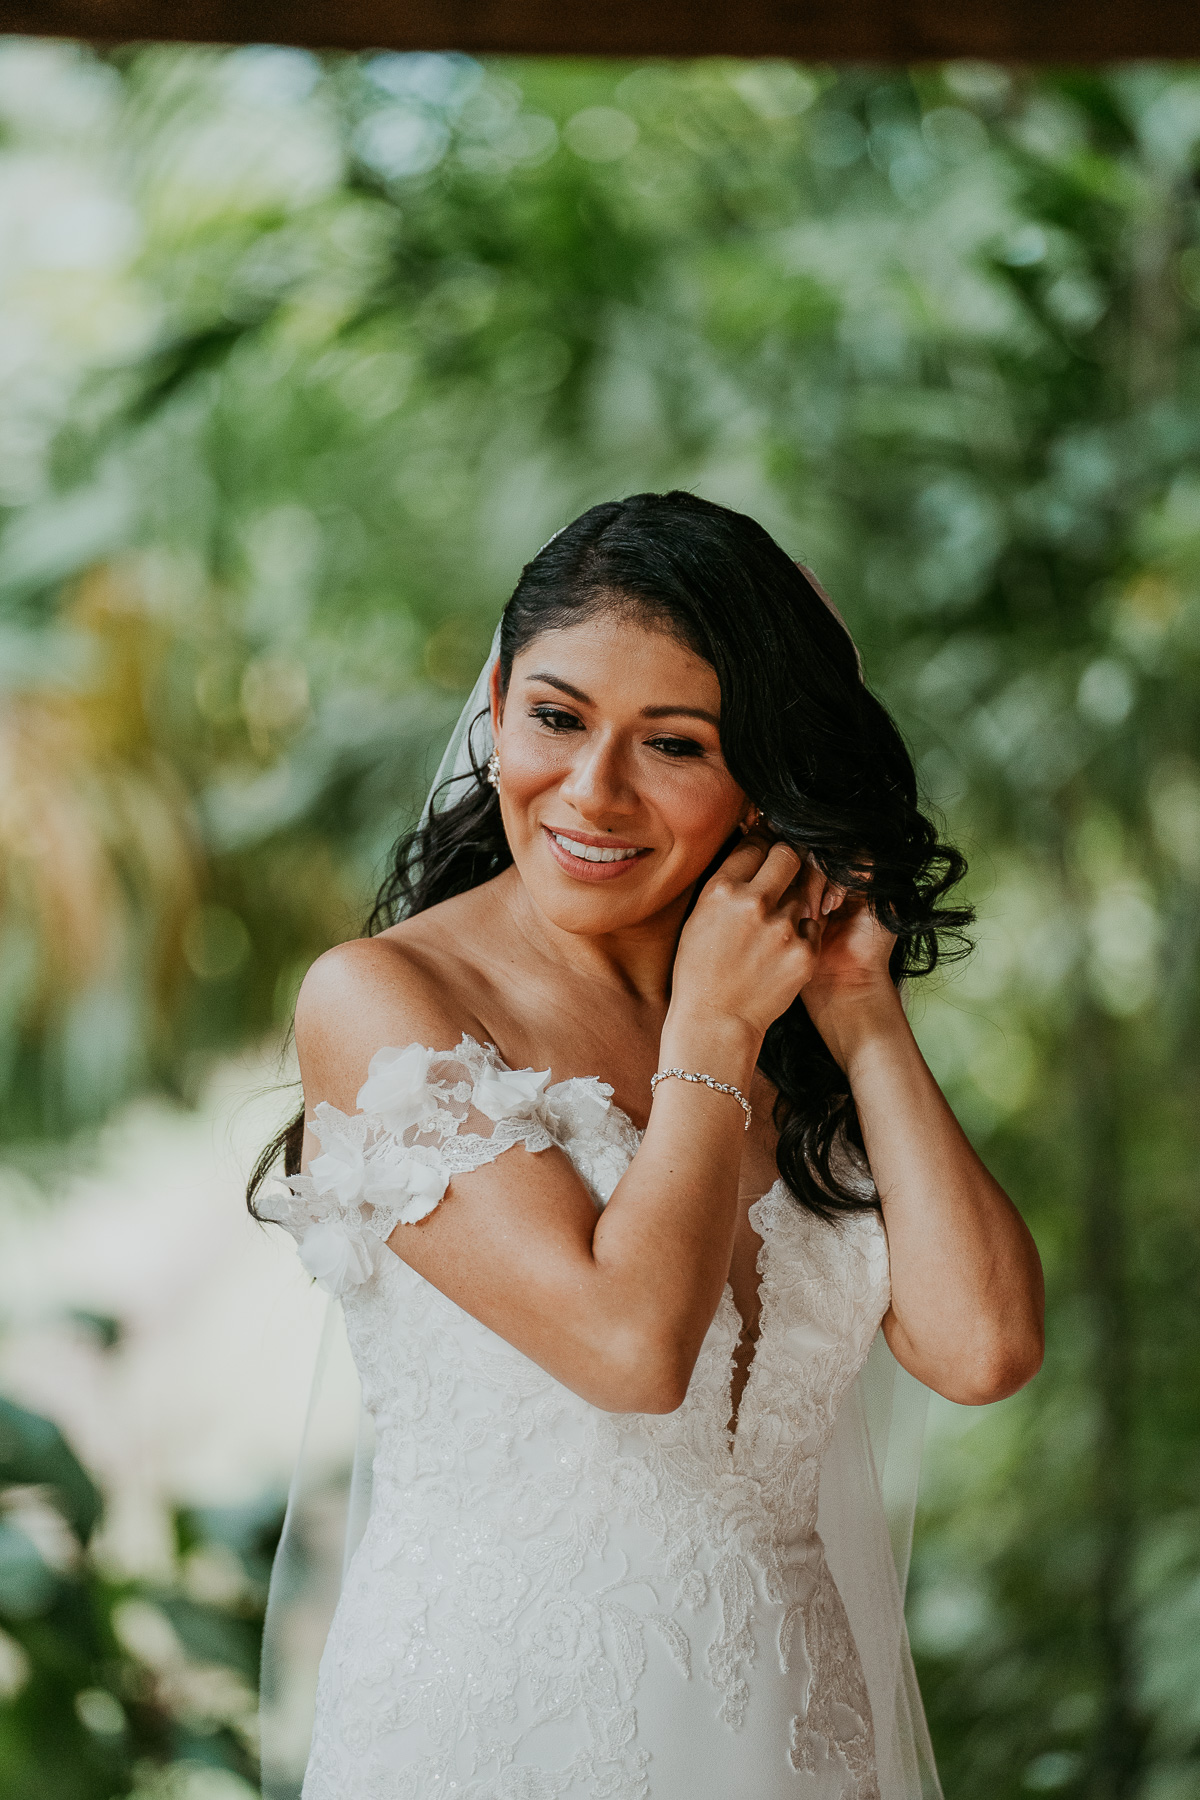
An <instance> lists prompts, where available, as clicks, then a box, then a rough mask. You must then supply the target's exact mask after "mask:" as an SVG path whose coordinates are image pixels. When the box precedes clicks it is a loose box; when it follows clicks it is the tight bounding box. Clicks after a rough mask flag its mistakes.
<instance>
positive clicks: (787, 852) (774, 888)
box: [750, 840, 805, 902]
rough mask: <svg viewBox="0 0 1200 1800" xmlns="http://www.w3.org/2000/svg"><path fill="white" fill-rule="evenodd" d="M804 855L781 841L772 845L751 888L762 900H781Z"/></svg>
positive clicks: (801, 866) (795, 875)
mask: <svg viewBox="0 0 1200 1800" xmlns="http://www.w3.org/2000/svg"><path fill="white" fill-rule="evenodd" d="M804 856H805V853H804V852H803V851H801V850H795V849H793V848H792V846H791V844H785V843H783V842H782V840H781V841H780V842H778V843H775V844H772V845H771V848H770V849H769V850H768V852H767V855H766V858H765V860H764V862H763V865H762V867H761V868H760V869H759V871H758V873H757V875H755V877H754V879H753V881H752V882H751V884H750V885H751V886H752V887H753V888H754V890H755V892H756V893H758V894H761V896H762V897H763V899H764V900H768V901H773V902H777V901H779V900H782V898H783V896H784V895H785V894H786V893H787V890H788V889H789V888H790V887H791V885H792V883H793V882H794V881H795V879H796V877H797V875H798V874H799V873H800V870H801V869H802V868H803V866H804Z"/></svg>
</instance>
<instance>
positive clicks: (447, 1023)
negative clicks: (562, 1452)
mask: <svg viewBox="0 0 1200 1800" xmlns="http://www.w3.org/2000/svg"><path fill="white" fill-rule="evenodd" d="M464 1031H466V1032H468V1033H469V1034H470V1035H471V1036H478V1037H479V1038H484V1037H485V1036H486V1033H485V1032H484V1031H483V1029H482V1028H481V1027H480V1026H479V1024H478V1021H477V1020H475V1019H473V1018H470V1017H469V1016H464V1014H463V1013H461V1012H459V1013H458V1014H457V1016H455V1017H453V1018H451V1017H450V1016H449V1012H448V1009H447V1006H446V1003H445V999H444V987H443V988H442V989H440V990H439V988H438V986H437V985H436V983H435V980H434V978H433V972H432V971H429V970H426V969H425V968H424V967H423V966H422V964H421V961H420V959H419V957H414V956H410V955H408V954H406V952H405V950H404V948H403V946H402V945H399V944H397V941H396V940H395V939H392V940H379V939H375V940H370V939H367V940H358V941H356V942H354V943H350V944H343V945H340V946H339V947H338V948H337V949H335V950H332V951H329V952H327V953H326V954H325V956H323V957H321V958H320V959H319V960H318V962H316V963H315V964H314V965H313V967H312V969H311V970H310V971H309V974H308V975H307V976H306V978H305V981H304V984H303V987H302V989H301V993H300V996H299V999H298V1002H297V1007H296V1045H297V1051H298V1054H299V1058H300V1069H301V1076H302V1080H303V1083H304V1098H305V1113H306V1130H305V1153H304V1161H303V1165H302V1166H303V1167H304V1168H305V1169H306V1170H308V1169H310V1168H311V1165H312V1162H313V1160H314V1158H315V1157H316V1156H319V1155H320V1154H321V1153H322V1150H323V1148H325V1149H327V1147H328V1146H327V1145H325V1146H323V1145H322V1142H321V1141H320V1140H319V1138H318V1135H317V1132H318V1131H319V1130H320V1125H321V1121H320V1120H319V1119H318V1120H316V1121H314V1113H315V1111H316V1109H317V1108H318V1107H319V1106H320V1105H321V1104H322V1103H326V1104H328V1105H329V1106H332V1107H335V1108H336V1109H337V1110H338V1112H339V1113H341V1114H346V1115H351V1116H352V1115H354V1114H355V1112H356V1108H357V1101H358V1095H359V1092H360V1090H361V1088H362V1086H363V1083H364V1082H365V1081H366V1079H367V1075H368V1069H369V1065H370V1063H371V1059H372V1057H373V1056H374V1055H375V1054H376V1053H377V1052H378V1051H379V1050H380V1049H381V1048H383V1047H391V1046H394V1047H397V1048H402V1047H404V1046H408V1045H414V1044H419V1045H423V1046H426V1047H427V1048H434V1049H438V1050H444V1051H447V1052H449V1051H451V1050H452V1049H453V1048H454V1046H455V1045H457V1044H458V1042H459V1040H460V1039H461V1037H462V1035H463V1033H464ZM314 1123H315V1124H316V1127H317V1130H314ZM481 1123H482V1125H483V1126H484V1127H485V1128H489V1127H488V1121H487V1120H482V1121H481V1120H480V1119H479V1117H478V1115H475V1116H474V1117H473V1118H472V1119H471V1120H470V1121H469V1128H470V1129H471V1130H472V1131H474V1130H475V1129H477V1128H478V1127H479V1125H480V1124H481ZM541 1141H542V1142H543V1143H544V1142H545V1138H544V1135H543V1137H542V1140H541ZM452 1148H453V1146H452V1145H450V1144H448V1145H446V1149H447V1150H448V1151H450V1150H452ZM596 1218H597V1212H596V1207H595V1204H594V1202H593V1200H592V1198H591V1196H590V1194H589V1193H588V1191H587V1189H586V1188H585V1187H584V1185H583V1182H582V1181H581V1179H580V1178H579V1176H578V1174H577V1173H576V1171H575V1169H574V1168H573V1166H572V1164H571V1162H570V1160H569V1159H568V1157H567V1156H566V1155H565V1154H564V1153H563V1151H562V1150H561V1149H558V1148H556V1147H550V1148H544V1149H541V1150H538V1151H536V1152H534V1151H531V1150H529V1149H527V1148H525V1147H523V1146H522V1145H521V1144H519V1143H518V1144H513V1145H511V1146H510V1147H509V1148H506V1149H504V1150H502V1151H501V1152H499V1153H498V1154H497V1155H496V1156H495V1158H494V1160H490V1161H487V1162H485V1163H484V1164H482V1166H479V1167H475V1168H472V1169H470V1170H460V1171H453V1172H452V1173H451V1175H450V1180H449V1185H448V1186H447V1187H446V1189H445V1192H444V1194H443V1195H442V1197H441V1199H440V1200H439V1201H438V1202H437V1203H436V1204H434V1205H433V1206H432V1208H431V1209H430V1210H429V1211H428V1212H427V1213H426V1215H425V1216H424V1217H422V1218H420V1219H419V1220H418V1221H417V1222H414V1223H411V1224H409V1223H403V1222H401V1223H398V1224H396V1225H395V1227H394V1229H393V1230H391V1232H390V1235H389V1236H388V1237H387V1240H386V1241H387V1245H388V1248H389V1249H390V1250H391V1251H393V1252H394V1253H395V1254H396V1255H397V1256H398V1257H400V1259H401V1260H402V1261H404V1262H406V1263H408V1264H409V1265H410V1267H412V1268H414V1269H415V1270H416V1271H417V1272H418V1273H419V1274H421V1275H423V1276H424V1277H425V1278H426V1279H427V1280H428V1281H430V1282H431V1283H432V1284H433V1285H434V1286H435V1287H437V1288H439V1289H440V1290H441V1291H442V1292H443V1293H445V1294H446V1295H448V1296H449V1298H450V1299H452V1300H454V1301H455V1302H456V1303H457V1304H458V1305H460V1306H462V1307H463V1308H464V1309H465V1310H466V1311H467V1312H469V1313H471V1314H472V1315H473V1316H474V1317H476V1318H478V1319H479V1320H481V1321H482V1323H484V1324H485V1325H488V1326H489V1327H490V1328H491V1329H493V1330H495V1331H496V1332H498V1333H499V1334H500V1335H501V1336H502V1337H505V1338H507V1339H508V1341H509V1342H510V1343H513V1344H515V1345H516V1346H517V1347H518V1348H519V1349H522V1350H524V1351H525V1352H526V1353H527V1354H528V1355H530V1356H531V1357H533V1358H534V1360H536V1361H538V1362H540V1363H542V1365H543V1367H548V1368H550V1369H551V1370H552V1372H554V1373H561V1372H562V1371H561V1368H560V1367H557V1366H556V1364H558V1360H559V1359H558V1354H557V1352H560V1351H561V1350H562V1348H563V1347H564V1346H565V1345H567V1344H568V1343H569V1340H570V1337H571V1335H572V1328H573V1327H572V1323H571V1320H572V1315H573V1314H574V1315H575V1317H574V1321H573V1324H574V1328H575V1329H580V1330H583V1331H585V1332H587V1333H588V1336H589V1341H590V1336H591V1334H590V1331H589V1328H588V1325H587V1321H586V1319H585V1318H583V1317H580V1316H578V1315H579V1302H580V1299H581V1284H585V1283H586V1282H587V1281H588V1279H589V1277H590V1276H591V1275H592V1274H593V1273H594V1263H593V1258H592V1237H593V1233H594V1231H595V1225H596ZM593 1347H594V1346H593Z"/></svg>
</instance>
